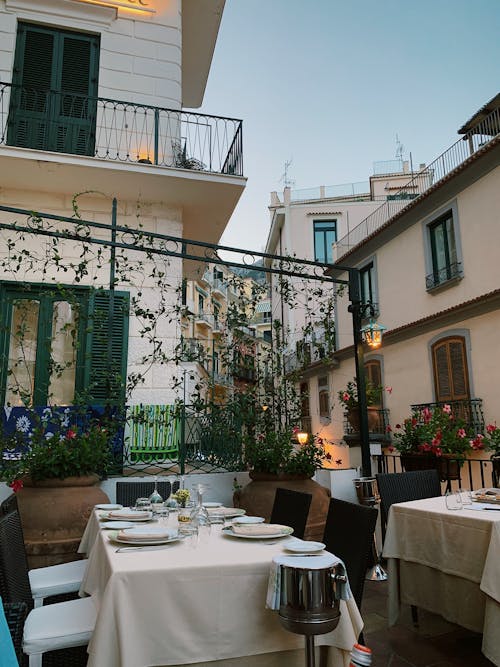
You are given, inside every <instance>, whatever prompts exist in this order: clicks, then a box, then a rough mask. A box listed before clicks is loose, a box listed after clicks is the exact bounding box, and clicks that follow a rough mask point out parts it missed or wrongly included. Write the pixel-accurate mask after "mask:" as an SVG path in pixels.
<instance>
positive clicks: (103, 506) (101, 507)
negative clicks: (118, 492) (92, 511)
mask: <svg viewBox="0 0 500 667" xmlns="http://www.w3.org/2000/svg"><path fill="white" fill-rule="evenodd" d="M94 507H95V508H96V510H122V509H123V505H114V504H113V503H101V504H100V505H95V506H94Z"/></svg>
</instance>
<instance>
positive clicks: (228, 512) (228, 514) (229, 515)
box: [214, 507, 246, 519]
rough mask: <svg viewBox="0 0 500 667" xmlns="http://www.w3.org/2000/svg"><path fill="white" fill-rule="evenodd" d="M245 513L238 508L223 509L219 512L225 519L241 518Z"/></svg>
mask: <svg viewBox="0 0 500 667" xmlns="http://www.w3.org/2000/svg"><path fill="white" fill-rule="evenodd" d="M245 513H246V510H243V509H239V508H238V507H225V508H224V511H223V512H222V511H221V514H222V516H223V517H224V518H225V519H234V518H235V517H237V516H243V515H244V514H245ZM214 514H217V512H214Z"/></svg>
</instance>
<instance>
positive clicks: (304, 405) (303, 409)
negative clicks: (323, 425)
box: [300, 382, 311, 433]
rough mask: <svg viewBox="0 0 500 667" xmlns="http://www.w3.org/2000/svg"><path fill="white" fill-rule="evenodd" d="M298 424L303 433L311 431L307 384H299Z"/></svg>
mask: <svg viewBox="0 0 500 667" xmlns="http://www.w3.org/2000/svg"><path fill="white" fill-rule="evenodd" d="M300 424H301V428H302V430H303V431H306V432H307V433H309V432H310V431H311V408H310V405H309V384H308V383H307V382H301V383H300Z"/></svg>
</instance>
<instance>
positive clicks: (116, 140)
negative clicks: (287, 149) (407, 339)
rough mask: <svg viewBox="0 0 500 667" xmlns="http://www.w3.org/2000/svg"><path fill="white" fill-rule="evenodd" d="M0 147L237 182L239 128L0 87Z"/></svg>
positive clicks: (211, 119)
mask: <svg viewBox="0 0 500 667" xmlns="http://www.w3.org/2000/svg"><path fill="white" fill-rule="evenodd" d="M0 129H1V134H0V143H2V144H8V145H10V146H18V147H21V148H33V149H36V150H42V151H56V152H60V153H71V154H75V155H87V156H91V157H97V158H101V159H105V160H118V161H121V162H138V163H140V164H151V165H158V166H162V167H174V168H178V169H194V170H199V171H208V172H213V173H219V174H232V175H236V176H242V175H243V153H242V122H241V120H236V119H234V118H224V117H220V116H208V115H205V114H200V113H192V112H186V111H177V110H174V109H164V108H161V107H153V106H149V105H144V104H137V103H135V102H123V101H119V100H112V99H107V98H104V97H97V98H91V97H86V96H83V95H75V94H72V93H54V92H52V91H45V90H35V89H30V88H21V87H19V86H13V85H12V84H10V83H1V82H0Z"/></svg>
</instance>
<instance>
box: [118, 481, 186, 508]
mask: <svg viewBox="0 0 500 667" xmlns="http://www.w3.org/2000/svg"><path fill="white" fill-rule="evenodd" d="M179 486H180V482H179V481H178V480H176V481H175V482H172V483H171V482H158V483H157V489H158V493H159V494H160V496H161V497H162V498H163V500H166V499H167V498H168V497H169V496H170V494H171V493H175V492H176V491H178V490H179ZM154 488H155V483H154V482H116V502H117V503H119V504H120V505H124V506H125V507H133V505H135V501H136V500H137V498H149V496H150V495H151V494H152V493H153V491H154Z"/></svg>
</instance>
